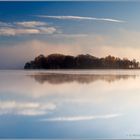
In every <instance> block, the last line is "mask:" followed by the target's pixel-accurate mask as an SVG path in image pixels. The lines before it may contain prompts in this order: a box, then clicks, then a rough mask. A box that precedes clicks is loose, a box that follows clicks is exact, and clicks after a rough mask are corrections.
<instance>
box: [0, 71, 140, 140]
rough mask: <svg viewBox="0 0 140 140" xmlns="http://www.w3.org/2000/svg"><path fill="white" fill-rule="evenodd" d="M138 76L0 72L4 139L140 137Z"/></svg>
mask: <svg viewBox="0 0 140 140" xmlns="http://www.w3.org/2000/svg"><path fill="white" fill-rule="evenodd" d="M139 124H140V71H139V70H83V71H72V70H71V71H22V70H15V71H14V70H11V71H10V70H9V71H8V70H7V71H4V70H2V71H0V138H130V139H131V138H133V139H134V138H140V125H139Z"/></svg>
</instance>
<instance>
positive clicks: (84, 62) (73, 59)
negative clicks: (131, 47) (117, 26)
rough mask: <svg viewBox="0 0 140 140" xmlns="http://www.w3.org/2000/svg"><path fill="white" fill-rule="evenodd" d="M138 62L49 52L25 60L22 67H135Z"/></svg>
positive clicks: (137, 66) (137, 65) (110, 57)
mask: <svg viewBox="0 0 140 140" xmlns="http://www.w3.org/2000/svg"><path fill="white" fill-rule="evenodd" d="M137 68H139V62H137V61H136V60H135V59H133V60H128V59H127V58H123V59H120V58H118V57H114V56H111V55H109V56H107V57H104V58H98V57H95V56H92V55H89V54H86V55H84V54H80V55H77V56H71V55H63V54H50V55H48V56H46V57H45V56H44V55H39V56H38V57H36V58H35V59H34V60H33V61H30V62H27V63H26V64H25V66H24V69H137Z"/></svg>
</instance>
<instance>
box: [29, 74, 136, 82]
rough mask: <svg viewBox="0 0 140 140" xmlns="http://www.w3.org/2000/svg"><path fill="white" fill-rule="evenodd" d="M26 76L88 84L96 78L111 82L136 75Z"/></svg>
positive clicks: (50, 80) (45, 80) (43, 80)
mask: <svg viewBox="0 0 140 140" xmlns="http://www.w3.org/2000/svg"><path fill="white" fill-rule="evenodd" d="M28 76H30V77H31V78H34V79H35V80H36V81H37V82H39V83H41V84H43V83H45V82H48V83H50V84H63V83H71V82H78V83H80V84H89V83H92V82H95V81H98V80H102V81H106V82H108V83H111V82H114V81H117V80H121V79H123V80H127V79H128V78H136V76H137V75H115V74H111V75H109V74H105V75H100V74H99V75H96V74H62V73H36V74H32V75H28Z"/></svg>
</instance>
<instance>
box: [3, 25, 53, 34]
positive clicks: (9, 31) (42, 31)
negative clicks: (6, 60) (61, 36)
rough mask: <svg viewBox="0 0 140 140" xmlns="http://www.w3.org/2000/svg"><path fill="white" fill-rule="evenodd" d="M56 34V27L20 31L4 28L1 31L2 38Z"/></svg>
mask: <svg viewBox="0 0 140 140" xmlns="http://www.w3.org/2000/svg"><path fill="white" fill-rule="evenodd" d="M54 32H56V28H54V27H43V28H38V29H37V28H36V29H34V28H32V29H22V28H21V29H19V28H12V27H4V28H1V29H0V35H1V36H16V35H31V34H32V35H33V34H53V33H54Z"/></svg>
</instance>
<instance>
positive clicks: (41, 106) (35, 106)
mask: <svg viewBox="0 0 140 140" xmlns="http://www.w3.org/2000/svg"><path fill="white" fill-rule="evenodd" d="M55 108H56V105H55V104H53V103H39V102H18V101H0V115H4V114H11V115H25V116H36V115H45V114H47V113H48V111H52V110H54V109H55Z"/></svg>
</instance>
